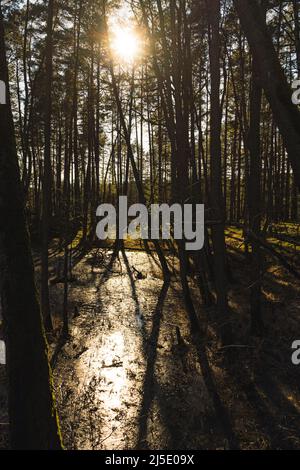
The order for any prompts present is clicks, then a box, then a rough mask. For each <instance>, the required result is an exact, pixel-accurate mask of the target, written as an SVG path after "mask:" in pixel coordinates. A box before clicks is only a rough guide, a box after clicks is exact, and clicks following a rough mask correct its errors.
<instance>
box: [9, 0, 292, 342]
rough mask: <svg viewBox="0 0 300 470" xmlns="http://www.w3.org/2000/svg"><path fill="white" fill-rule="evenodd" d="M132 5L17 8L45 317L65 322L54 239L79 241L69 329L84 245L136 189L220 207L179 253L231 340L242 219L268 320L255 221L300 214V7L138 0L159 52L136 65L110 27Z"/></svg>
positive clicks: (24, 127) (14, 43)
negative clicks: (198, 243)
mask: <svg viewBox="0 0 300 470" xmlns="http://www.w3.org/2000/svg"><path fill="white" fill-rule="evenodd" d="M117 6H118V2H115V3H114V2H113V3H110V2H106V1H105V0H70V2H68V4H67V5H66V4H65V3H64V2H62V1H61V0H55V1H54V0H49V2H47V4H45V2H41V1H37V2H34V3H31V2H24V3H18V2H17V4H16V6H15V7H11V6H8V7H7V8H6V18H7V28H8V33H9V34H8V38H9V43H8V46H9V48H10V57H11V61H10V74H11V77H12V79H13V80H12V81H13V82H15V84H16V85H15V87H14V89H13V92H14V93H13V94H12V95H13V98H14V99H13V101H12V105H13V112H14V117H15V123H16V144H17V151H18V158H19V164H20V169H21V174H22V183H23V189H24V194H25V198H26V204H27V209H28V214H29V219H30V229H31V232H32V235H33V237H34V238H35V239H36V240H40V239H42V240H43V243H42V286H41V291H42V295H41V298H42V307H43V312H44V320H45V325H46V328H47V329H51V315H50V307H49V288H48V245H49V243H48V242H51V239H52V238H53V237H57V238H59V242H60V243H59V246H60V247H61V248H63V249H64V260H65V262H64V267H65V269H64V280H65V299H64V305H63V306H62V311H63V312H64V313H65V329H66V330H67V315H66V313H67V298H68V295H67V294H68V286H67V279H66V278H67V274H68V269H67V266H68V259H69V250H70V241H71V240H72V238H74V236H76V235H78V237H79V238H81V243H88V242H90V241H91V240H92V239H93V236H94V233H95V207H96V206H97V204H98V203H99V202H100V201H109V202H113V201H115V200H117V196H118V195H120V194H124V193H126V194H128V197H129V199H130V201H132V202H135V201H136V200H138V199H139V200H145V202H146V203H147V204H148V203H150V202H179V203H184V202H186V201H192V202H194V203H196V202H204V203H205V205H206V210H207V212H206V218H207V220H208V224H207V227H206V243H205V248H204V250H202V251H201V252H199V253H187V252H186V251H185V250H184V249H183V248H182V246H181V244H178V246H176V251H177V254H178V256H179V259H180V265H181V281H182V284H183V287H184V292H185V298H186V301H187V305H190V304H191V297H190V292H189V282H188V278H189V272H190V268H191V266H194V267H195V269H196V272H197V282H198V286H199V289H200V292H201V296H202V299H203V302H204V303H205V304H206V305H209V304H211V303H212V302H213V301H214V297H215V300H216V304H217V311H218V314H219V318H220V324H221V325H224V330H223V332H221V335H222V336H224V337H223V340H224V341H225V337H226V336H230V335H229V333H230V331H229V330H230V328H229V326H228V321H227V314H228V299H227V297H228V296H227V294H228V289H230V279H231V277H232V276H231V272H230V266H229V263H228V254H227V251H226V238H225V234H226V224H227V223H238V224H243V225H244V227H245V237H246V246H247V247H250V246H251V247H252V253H250V249H248V256H249V260H250V261H251V263H252V266H253V271H252V272H253V279H252V281H253V283H252V288H251V289H250V292H251V294H250V296H249V303H250V306H251V311H252V319H253V324H255V323H256V321H257V323H260V321H259V318H260V317H261V316H262V312H261V311H260V306H261V304H260V299H261V288H260V287H261V286H260V276H261V251H260V248H259V245H258V243H257V242H255V241H253V240H252V241H251V240H248V239H247V236H246V231H247V230H246V229H251V230H252V231H253V233H254V234H255V236H256V237H258V238H259V237H260V236H261V235H262V234H264V233H265V231H266V230H267V228H268V226H269V225H270V224H272V223H273V222H278V221H282V220H284V221H289V222H296V221H298V220H299V198H298V192H297V184H298V183H299V169H300V168H299V162H298V157H297V155H298V153H299V145H300V144H299V135H300V129H299V111H298V109H297V107H296V106H295V105H293V104H292V102H291V91H290V87H289V85H288V82H291V81H292V80H293V79H294V78H295V77H297V74H298V73H299V57H300V51H299V38H298V36H299V34H297V31H299V8H298V6H297V2H290V3H286V4H285V3H284V4H282V2H277V1H262V2H258V1H253V2H252V1H251V2H250V1H248V0H232V1H231V0H230V1H226V2H225V1H223V0H220V1H213V2H208V1H207V0H201V1H196V0H174V1H173V0H172V1H171V0H155V1H149V0H139V1H138V2H131V7H132V11H133V15H134V17H135V20H136V23H137V24H138V25H139V28H138V29H139V33H140V35H141V37H142V38H143V41H144V43H145V44H144V46H145V53H144V55H143V56H142V57H140V58H139V59H138V60H137V61H136V62H135V63H134V64H133V65H134V66H130V65H129V66H128V64H124V63H122V60H121V61H120V63H116V62H115V64H114V67H112V65H111V59H112V57H111V51H110V48H109V38H108V35H109V34H110V33H108V34H107V32H106V28H105V25H104V21H103V20H104V11H106V16H107V17H108V18H109V17H110V15H111V14H112V12H113V11H114V8H115V7H117ZM264 10H267V11H269V12H270V11H271V12H272V14H271V15H265V14H264ZM238 19H240V22H239V21H238ZM15 25H16V26H15ZM45 25H46V26H45ZM114 59H116V58H114ZM263 229H265V230H263ZM161 259H162V258H161ZM256 326H257V325H256ZM256 326H254V330H257V328H256ZM227 328H228V331H227V332H226V331H225V330H226V329H227Z"/></svg>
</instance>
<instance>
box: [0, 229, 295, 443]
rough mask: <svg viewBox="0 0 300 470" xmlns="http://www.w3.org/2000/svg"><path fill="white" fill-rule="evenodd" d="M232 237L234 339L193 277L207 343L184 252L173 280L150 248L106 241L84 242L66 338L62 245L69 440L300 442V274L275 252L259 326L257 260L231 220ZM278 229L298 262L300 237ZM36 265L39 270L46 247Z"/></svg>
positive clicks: (62, 386) (60, 355)
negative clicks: (257, 330)
mask: <svg viewBox="0 0 300 470" xmlns="http://www.w3.org/2000/svg"><path fill="white" fill-rule="evenodd" d="M232 237H233V238H232ZM227 240H228V248H229V257H230V265H231V277H232V279H231V283H230V290H229V299H230V309H231V319H232V324H233V325H234V338H235V340H234V344H232V345H230V348H225V349H224V348H222V347H221V345H220V343H219V340H218V335H217V333H216V332H217V331H218V318H217V316H216V313H215V310H214V308H212V307H211V308H209V309H208V308H204V306H203V305H202V304H201V299H200V297H199V292H198V288H197V285H196V281H195V279H194V278H193V277H192V276H191V279H190V283H191V288H192V293H193V298H194V302H195V305H196V306H197V315H198V318H199V321H200V325H201V326H202V327H203V331H205V332H206V335H205V336H204V335H203V342H202V344H201V348H200V349H201V352H200V354H199V351H198V352H197V351H196V348H195V345H194V344H193V335H192V331H191V327H190V323H189V320H188V316H187V313H186V311H185V308H184V303H183V295H182V292H181V288H180V283H179V279H178V273H177V264H176V261H175V259H174V258H173V257H172V256H169V257H168V262H169V264H170V266H171V267H172V269H173V276H172V279H171V282H170V284H164V281H163V279H162V275H161V272H160V269H159V267H158V261H157V259H156V256H155V255H154V254H153V252H150V253H146V252H145V251H143V250H141V249H139V250H136V249H128V250H125V252H123V253H121V252H120V253H119V255H118V256H117V257H113V256H112V251H111V250H110V249H104V248H103V249H101V250H96V249H95V248H93V249H91V250H90V251H89V252H88V253H84V254H83V253H81V254H80V253H79V252H78V256H77V257H75V258H74V259H75V262H74V267H73V273H72V282H71V283H70V291H69V313H70V316H71V320H70V336H69V339H68V340H67V342H66V343H65V344H64V346H63V347H62V348H60V349H58V348H57V346H56V345H57V339H58V334H59V329H60V327H61V322H60V316H61V309H62V295H63V286H62V284H61V283H59V282H56V281H57V280H56V273H55V269H54V266H55V262H54V260H56V254H57V253H56V251H55V250H54V251H53V256H51V260H52V268H53V272H52V279H51V302H52V312H53V314H54V318H55V328H56V332H57V335H54V336H52V337H49V341H50V353H51V355H52V357H54V359H53V361H52V362H53V368H54V379H55V392H56V397H57V402H58V408H59V415H60V421H61V426H62V433H63V439H64V444H65V446H66V448H67V449H137V448H138V449H146V448H150V449H170V450H171V449H183V450H184V449H229V448H241V449H300V429H299V426H298V422H299V417H300V391H299V373H300V367H297V366H294V365H293V364H292V362H291V354H292V351H291V344H292V342H293V341H294V340H295V339H299V338H300V314H299V305H300V286H299V281H297V279H296V278H295V277H293V276H292V275H291V274H289V273H288V272H287V271H286V270H285V269H284V268H283V267H281V266H280V264H278V262H277V261H276V260H274V259H273V258H269V257H267V258H266V261H265V271H264V274H263V294H264V298H263V311H264V322H265V324H266V325H267V328H266V331H265V332H264V335H263V336H262V337H251V336H250V335H249V327H250V316H249V279H250V274H251V273H250V270H251V265H250V263H249V260H248V258H247V254H245V253H244V245H243V243H242V241H241V232H240V231H239V230H238V229H234V228H231V229H229V231H228V232H227ZM276 240H277V241H276V247H277V249H280V250H281V251H282V252H284V253H286V255H287V259H288V260H289V262H291V263H294V265H295V266H296V265H297V261H299V260H298V258H299V256H298V253H297V251H298V248H297V246H292V245H291V244H289V243H287V242H286V241H281V242H280V243H281V244H280V245H278V239H276ZM297 256H298V258H297ZM36 265H37V274H38V270H39V268H38V256H37V259H36ZM0 381H1V376H0ZM0 394H1V393H0ZM5 419H6V421H7V418H5ZM0 429H1V431H2V429H3V427H2V428H0ZM0 445H1V444H0Z"/></svg>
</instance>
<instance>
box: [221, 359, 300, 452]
mask: <svg viewBox="0 0 300 470" xmlns="http://www.w3.org/2000/svg"><path fill="white" fill-rule="evenodd" d="M225 367H226V371H227V372H228V373H229V376H230V379H231V382H232V383H233V384H234V386H235V387H236V388H238V389H239V390H240V391H242V392H243V393H244V395H245V396H246V399H247V404H248V405H250V407H251V409H252V410H253V412H254V414H255V420H256V422H257V423H258V425H259V427H260V429H261V430H262V431H263V432H264V433H265V434H266V435H267V437H268V439H269V442H270V449H272V450H276V449H277V450H278V449H280V450H297V449H299V442H300V431H299V430H298V429H297V426H293V427H292V428H291V427H290V423H289V422H288V421H291V420H293V421H295V423H298V422H299V418H300V413H299V411H298V410H297V408H296V407H295V406H294V405H293V404H292V403H291V402H290V401H289V400H288V399H287V397H286V396H284V394H283V393H282V391H281V390H280V387H279V382H278V379H276V380H275V379H274V377H272V376H271V374H270V372H268V371H267V368H268V366H267V364H266V363H264V364H263V365H261V367H258V368H257V367H255V369H254V372H253V374H251V371H249V368H248V367H245V366H244V365H243V364H241V363H240V362H238V363H237V362H236V361H235V362H232V363H231V364H226V366H225ZM287 426H289V427H287ZM289 431H290V432H291V434H290V435H289ZM297 442H298V444H297Z"/></svg>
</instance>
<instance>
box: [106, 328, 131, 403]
mask: <svg viewBox="0 0 300 470" xmlns="http://www.w3.org/2000/svg"><path fill="white" fill-rule="evenodd" d="M124 349H125V345H124V337H123V335H122V334H121V333H119V332H114V333H112V334H111V335H109V336H108V337H107V338H106V340H105V342H104V344H103V347H102V351H101V357H102V377H105V380H106V383H107V384H108V385H109V386H110V391H109V397H108V401H107V402H106V406H107V407H108V408H110V409H112V408H117V407H119V406H120V405H121V396H122V395H121V392H122V389H123V387H124V386H125V385H126V371H125V369H124V367H123V359H124Z"/></svg>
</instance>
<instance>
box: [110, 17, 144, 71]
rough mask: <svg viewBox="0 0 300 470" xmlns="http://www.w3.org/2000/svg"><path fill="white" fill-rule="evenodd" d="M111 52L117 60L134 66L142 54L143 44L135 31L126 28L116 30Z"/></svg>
mask: <svg viewBox="0 0 300 470" xmlns="http://www.w3.org/2000/svg"><path fill="white" fill-rule="evenodd" d="M111 50H112V53H113V55H114V56H115V58H116V59H117V60H119V61H120V62H123V63H125V64H133V63H134V62H135V61H136V60H137V59H138V58H139V57H140V56H141V54H142V42H141V38H140V37H139V35H138V34H137V33H136V32H135V31H134V29H132V28H130V27H125V26H121V27H120V26H119V27H117V28H114V30H113V31H112V37H111Z"/></svg>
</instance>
